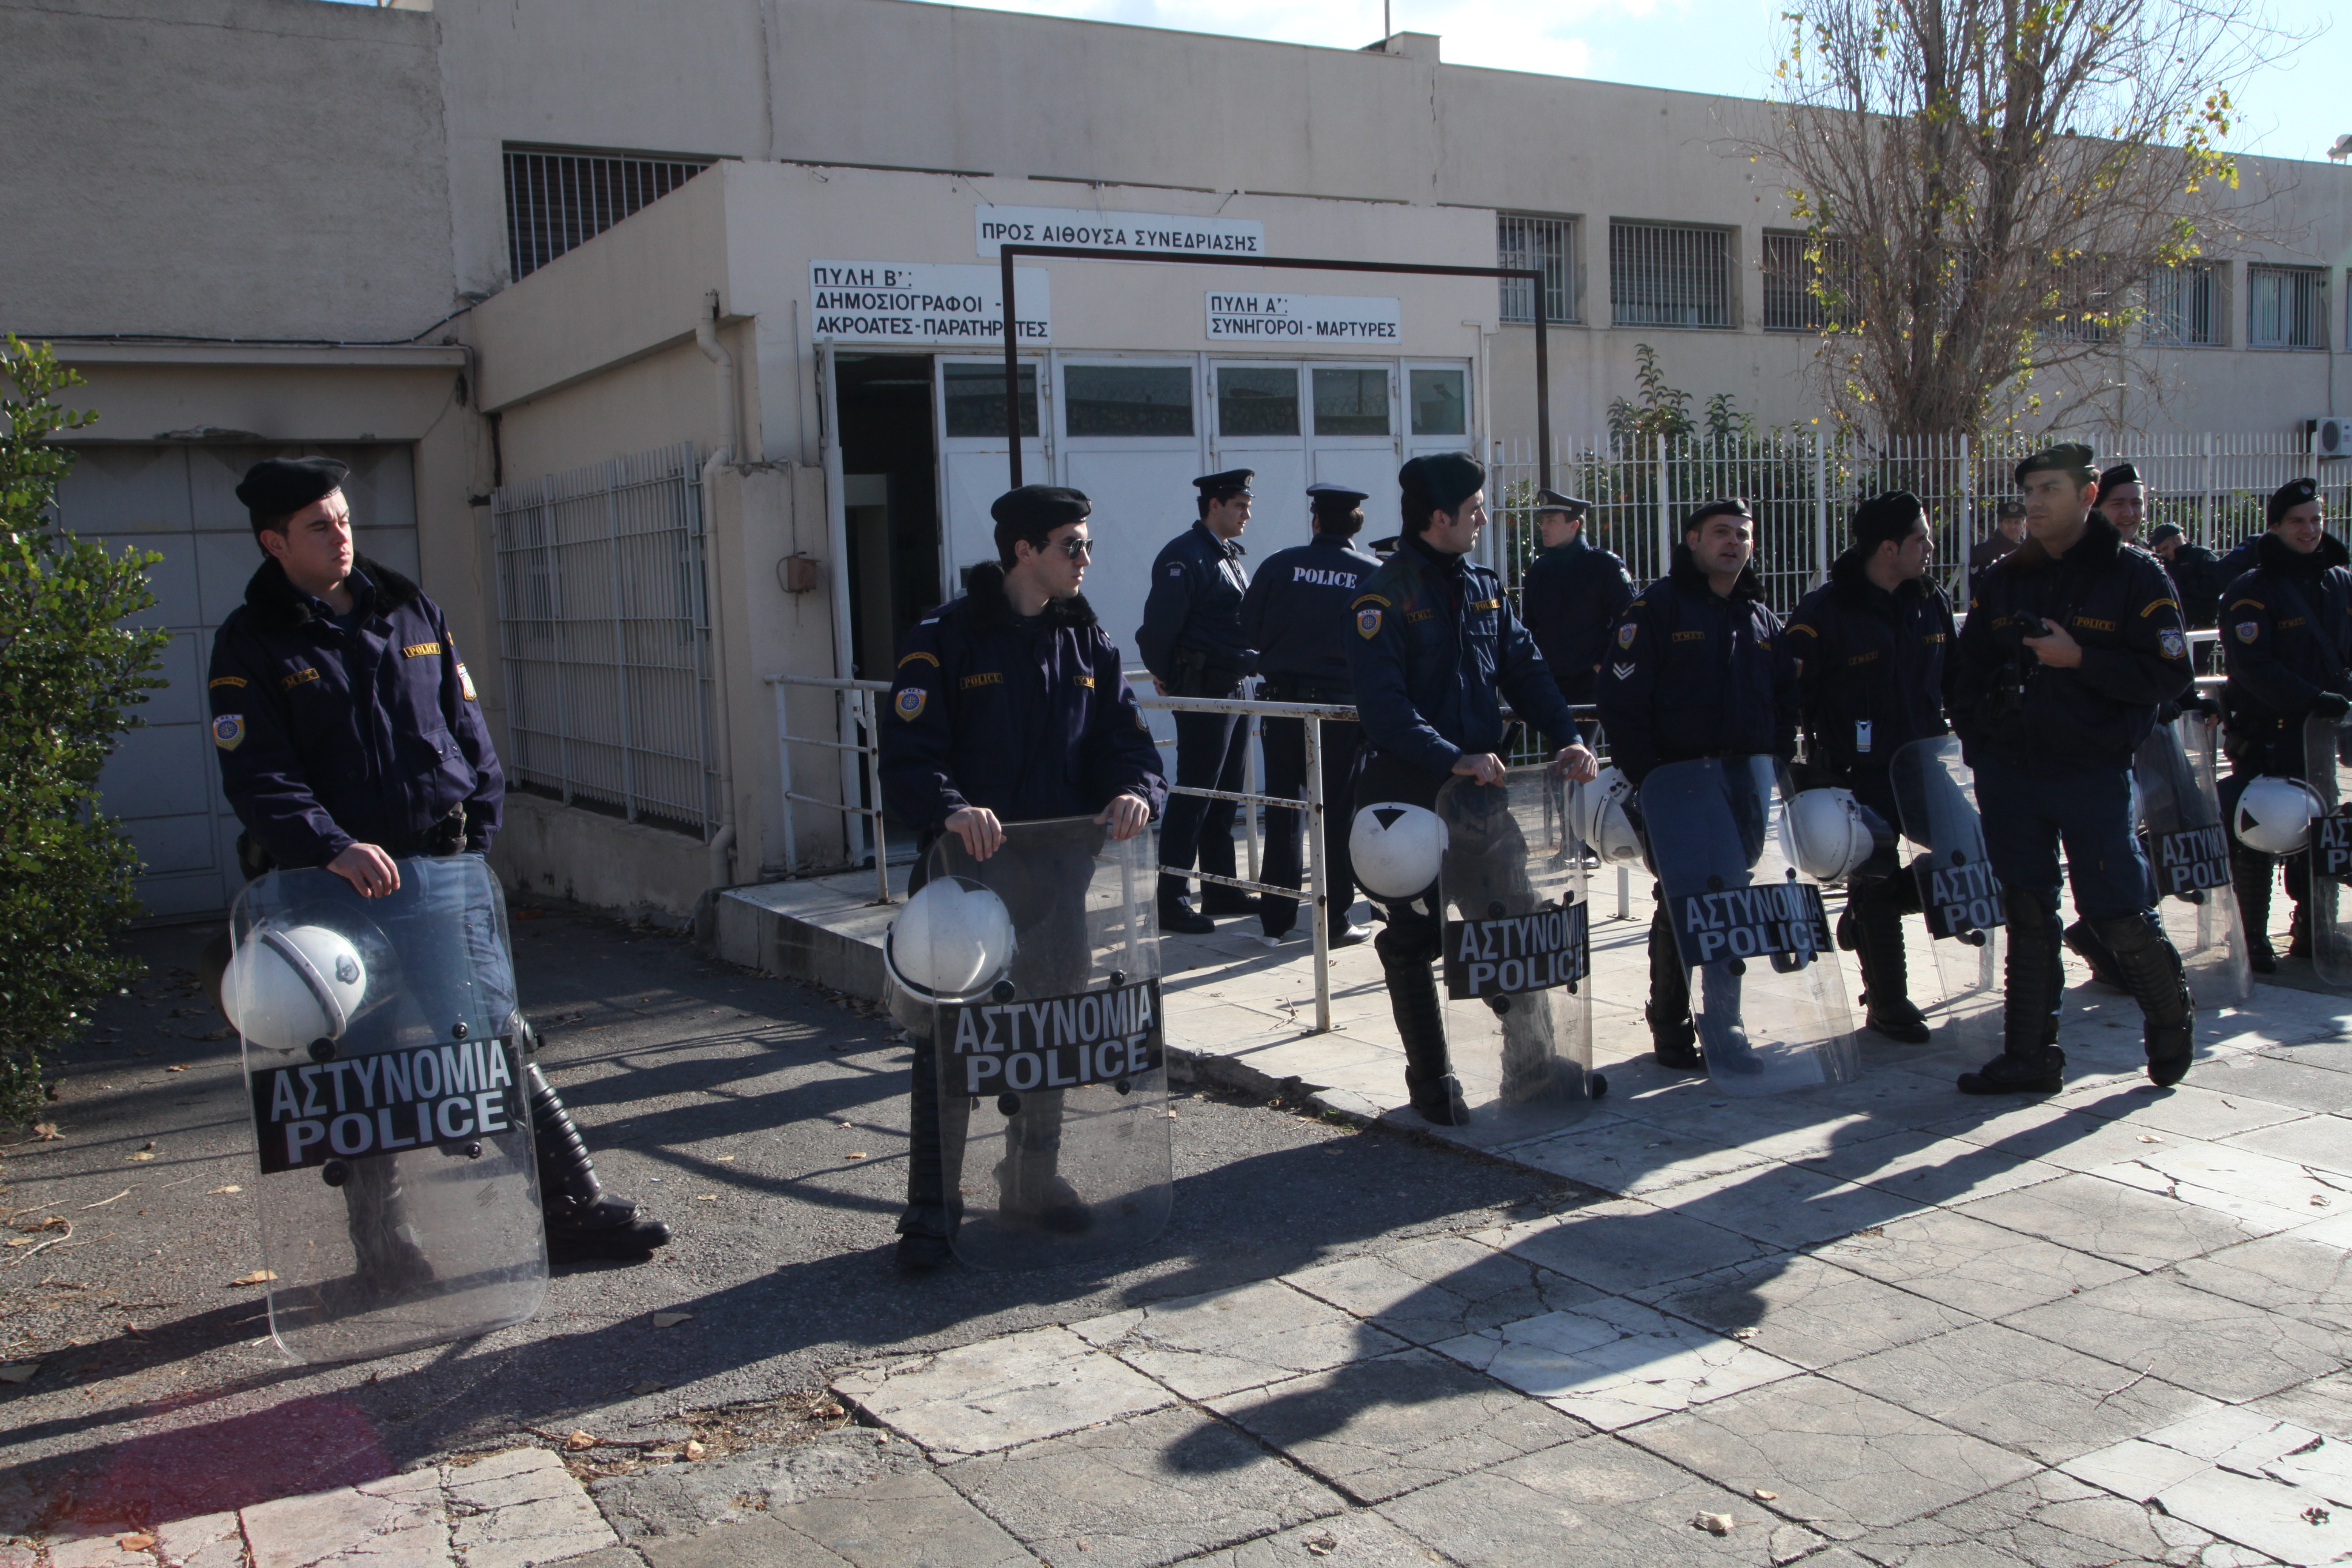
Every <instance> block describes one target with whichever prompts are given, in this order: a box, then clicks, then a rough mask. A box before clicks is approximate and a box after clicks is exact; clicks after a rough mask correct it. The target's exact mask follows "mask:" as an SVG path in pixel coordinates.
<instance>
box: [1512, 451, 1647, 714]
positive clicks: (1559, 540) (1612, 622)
mask: <svg viewBox="0 0 2352 1568" xmlns="http://www.w3.org/2000/svg"><path fill="white" fill-rule="evenodd" d="M1591 510H1592V503H1591V501H1582V500H1577V499H1576V498H1575V497H1574V496H1565V495H1562V494H1560V493H1559V491H1558V490H1538V491H1537V492H1536V529H1537V531H1538V537H1539V538H1540V540H1541V541H1542V543H1543V549H1542V551H1541V552H1539V553H1538V555H1537V556H1536V558H1535V559H1534V560H1533V561H1530V562H1528V570H1527V574H1526V575H1524V576H1522V577H1521V578H1520V579H1519V614H1520V615H1521V616H1524V617H1525V618H1526V620H1527V623H1528V633H1529V634H1530V635H1532V636H1533V637H1535V639H1536V647H1539V648H1541V649H1542V650H1543V656H1544V663H1546V664H1548V665H1549V666H1550V667H1551V678H1552V679H1554V680H1556V681H1558V682H1559V694H1560V695H1561V696H1562V697H1565V698H1567V699H1568V700H1570V702H1590V701H1591V700H1592V688H1593V684H1594V682H1596V681H1597V680H1599V679H1600V676H1601V657H1602V656H1603V655H1604V654H1606V653H1607V652H1608V650H1609V633H1610V630H1611V628H1612V627H1613V626H1616V624H1617V617H1618V616H1621V615H1622V614H1624V611H1625V606H1626V605H1630V604H1632V603H1633V574H1632V573H1630V572H1628V571H1626V570H1625V563H1623V562H1622V561H1620V560H1619V559H1617V557H1616V556H1615V555H1613V554H1612V553H1611V552H1608V551H1606V550H1602V549H1601V548H1600V547H1598V546H1597V545H1591V544H1587V543H1586V542H1584V520H1585V514H1586V513H1588V512H1590V511H1591Z"/></svg>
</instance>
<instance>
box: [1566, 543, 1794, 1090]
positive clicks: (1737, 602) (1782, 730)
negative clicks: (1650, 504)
mask: <svg viewBox="0 0 2352 1568" xmlns="http://www.w3.org/2000/svg"><path fill="white" fill-rule="evenodd" d="M1755 556H1756V520H1755V518H1754V517H1753V516H1752V515H1751V514H1750V513H1749V512H1748V503H1747V502H1746V501H1745V500H1741V499H1739V498H1738V497H1736V496H1735V497H1730V498H1727V499H1726V500H1711V501H1708V502H1706V504H1705V505H1704V506H1701V507H1699V508H1697V509H1696V510H1694V511H1692V512H1691V514H1690V515H1689V516H1688V517H1686V518H1685V519H1684V520H1683V535H1682V542H1681V543H1679V544H1677V545H1675V552H1674V560H1673V563H1672V565H1671V567H1670V568H1669V569H1668V571H1667V573H1666V574H1665V575H1664V577H1661V578H1659V579H1658V580H1657V581H1656V582H1654V583H1653V584H1650V585H1649V586H1648V587H1646V588H1644V589H1643V590H1642V592H1641V594H1640V595H1639V596H1637V597H1636V598H1635V599H1634V600H1633V603H1632V604H1631V605H1627V606H1626V607H1625V613H1624V615H1623V616H1620V617H1619V619H1618V622H1617V626H1616V630H1615V631H1614V632H1613V633H1612V635H1611V638H1610V647H1609V654H1608V658H1607V660H1606V662H1604V663H1603V664H1602V666H1601V680H1600V684H1599V688H1598V689H1597V691H1596V693H1595V695H1596V697H1597V699H1598V702H1599V706H1600V710H1601V728H1602V729H1603V730H1604V731H1606V732H1607V734H1608V737H1609V760H1610V761H1611V762H1612V763H1614V764H1615V765H1616V767H1617V768H1618V769H1619V770H1620V771H1622V773H1624V774H1625V776H1626V777H1627V778H1628V779H1629V780H1631V781H1632V782H1633V785H1634V787H1635V788H1637V789H1638V788H1639V787H1640V786H1641V784H1642V781H1643V780H1644V779H1646V778H1648V777H1649V775H1650V771H1651V770H1652V769H1654V768H1655V767H1657V766H1659V765H1660V764H1662V763H1681V762H1689V761H1692V760H1693V759H1695V758H1699V757H1749V756H1773V757H1778V758H1780V760H1781V761H1783V762H1786V761H1788V760H1789V759H1790V758H1791V757H1793V756H1794V755H1795V754H1796V750H1797V671H1796V664H1795V661H1794V660H1793V659H1791V658H1790V657H1789V651H1788V647H1787V642H1786V639H1785V637H1783V635H1782V632H1781V626H1780V616H1776V615H1774V614H1773V613H1772V610H1771V607H1770V606H1769V605H1766V604H1765V603H1764V585H1763V584H1762V582H1761V581H1760V580H1759V578H1758V577H1757V575H1756V567H1755ZM1645 1015H1646V1016H1647V1018H1648V1021H1649V1026H1650V1045H1651V1048H1652V1050H1653V1052H1654V1054H1655V1055H1656V1057H1657V1059H1658V1061H1659V1062H1660V1063H1661V1064H1662V1065H1664V1066H1665V1067H1669V1068H1675V1070H1677V1071H1680V1072H1704V1071H1706V1058H1705V1057H1704V1056H1703V1055H1701V1053H1700V1051H1699V1048H1698V1030H1697V1027H1696V1026H1695V1025H1694V1024H1693V1023H1692V1021H1691V1010H1690V977H1689V973H1688V972H1687V971H1686V970H1685V967H1684V965H1683V959H1682V952H1681V949H1680V948H1679V947H1678V946H1677V945H1676V944H1675V930H1674V924H1673V922H1672V921H1670V920H1669V919H1668V918H1667V913H1666V900H1665V899H1664V897H1663V896H1661V897H1659V899H1658V900H1657V909H1656V911H1655V912H1654V914H1653V915H1652V917H1651V921H1650V1000H1649V1005H1648V1007H1647V1008H1646V1009H1645Z"/></svg>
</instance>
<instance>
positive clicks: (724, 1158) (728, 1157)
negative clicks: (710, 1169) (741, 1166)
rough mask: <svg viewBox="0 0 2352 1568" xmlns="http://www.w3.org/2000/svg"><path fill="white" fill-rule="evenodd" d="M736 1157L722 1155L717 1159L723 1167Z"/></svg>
mask: <svg viewBox="0 0 2352 1568" xmlns="http://www.w3.org/2000/svg"><path fill="white" fill-rule="evenodd" d="M734 1157H735V1156H734V1155H732V1154H720V1155H719V1156H717V1159H718V1162H719V1163H720V1164H722V1165H723V1164H725V1163H727V1162H728V1161H730V1160H732V1159H733V1158H734Z"/></svg>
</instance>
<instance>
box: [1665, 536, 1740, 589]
mask: <svg viewBox="0 0 2352 1568" xmlns="http://www.w3.org/2000/svg"><path fill="white" fill-rule="evenodd" d="M1666 577H1667V579H1668V580H1669V581H1670V582H1672V583H1673V584H1674V585H1675V587H1677V588H1679V589H1681V590H1682V591H1683V592H1684V593H1685V594H1712V593H1714V592H1715V586H1714V584H1711V583H1710V582H1708V580H1707V575H1706V573H1705V572H1704V571H1701V570H1700V569H1699V563H1697V562H1696V560H1694V559H1692V557H1691V549H1690V546H1689V545H1687V544H1677V545H1675V563H1674V567H1673V569H1672V570H1671V571H1669V572H1668V573H1667V574H1666ZM1763 596H1764V580H1763V579H1762V578H1760V577H1759V576H1757V575H1756V558H1755V557H1754V556H1753V555H1751V556H1749V557H1748V564H1747V565H1745V566H1743V567H1741V568H1740V569H1739V580H1738V582H1736V583H1734V584H1732V585H1731V594H1730V597H1732V598H1734V599H1760V598H1762V597H1763Z"/></svg>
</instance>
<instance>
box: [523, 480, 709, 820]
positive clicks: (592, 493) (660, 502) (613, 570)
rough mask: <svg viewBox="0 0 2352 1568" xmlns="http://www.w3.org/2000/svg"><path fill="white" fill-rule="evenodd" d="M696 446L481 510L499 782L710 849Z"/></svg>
mask: <svg viewBox="0 0 2352 1568" xmlns="http://www.w3.org/2000/svg"><path fill="white" fill-rule="evenodd" d="M701 487H702V475H701V469H700V468H699V467H698V465H697V463H696V461H695V456H694V447H693V446H692V444H691V443H687V444H682V445H679V446H676V447H659V448H657V449H656V450H654V451H651V452H642V453H639V454H637V455H636V456H635V457H630V458H613V459H612V460H611V461H609V462H604V463H596V464H593V465H591V466H590V467H588V468H575V469H573V470H572V472H570V473H568V474H551V475H549V476H548V477H547V478H545V479H531V480H528V481H525V482H523V483H520V484H512V485H506V486H502V487H500V489H499V491H498V493H497V494H496V495H494V496H493V497H492V498H491V500H490V526H491V531H492V536H493V540H494V542H495V546H496V551H497V555H498V572H499V647H500V651H501V652H502V654H503V655H504V658H505V674H506V687H507V728H508V736H509V740H508V748H507V753H506V757H505V761H506V764H507V774H508V776H509V778H510V779H512V780H514V781H515V782H516V783H518V784H525V785H528V786H532V787H536V788H539V789H542V790H545V791H548V792H550V793H551V794H554V795H559V796H560V797H561V798H562V800H563V802H564V804H565V805H575V804H580V803H583V802H585V803H593V804H595V805H603V806H605V807H609V808H613V809H614V810H617V811H618V812H619V813H620V815H622V816H625V817H626V818H627V819H628V820H629V821H631V822H649V823H653V824H656V825H658V826H668V827H674V828H679V829H683V830H685V831H688V832H691V833H694V834H697V835H698V836H700V837H703V838H704V839H706V840H707V839H708V838H709V837H710V832H711V828H712V826H713V824H714V823H715V822H716V820H717V816H718V812H717V801H718V784H717V775H716V773H715V771H714V769H713V767H712V762H711V759H712V757H713V756H714V754H715V749H714V747H713V745H712V733H711V701H710V697H711V692H710V620H709V610H708V605H706V604H705V602H704V594H703V582H704V579H703V548H704V545H703V525H702V493H701Z"/></svg>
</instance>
